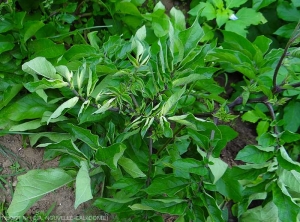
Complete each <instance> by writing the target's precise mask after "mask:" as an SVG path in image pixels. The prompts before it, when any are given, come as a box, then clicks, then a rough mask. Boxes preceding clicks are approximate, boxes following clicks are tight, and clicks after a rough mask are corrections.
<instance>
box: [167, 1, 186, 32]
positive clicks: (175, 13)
mask: <svg viewBox="0 0 300 222" xmlns="http://www.w3.org/2000/svg"><path fill="white" fill-rule="evenodd" d="M170 17H171V22H172V24H173V26H174V28H175V30H178V31H183V30H184V29H186V24H185V17H184V14H183V13H182V11H181V10H178V9H176V8H175V7H173V8H172V9H171V11H170Z"/></svg>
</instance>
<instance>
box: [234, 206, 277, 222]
mask: <svg viewBox="0 0 300 222" xmlns="http://www.w3.org/2000/svg"><path fill="white" fill-rule="evenodd" d="M240 219H241V222H253V221H261V222H268V221H269V222H278V208H277V207H276V205H275V204H274V203H273V202H269V203H267V204H266V205H265V206H264V207H262V206H258V207H254V208H252V209H248V210H247V211H246V212H245V213H243V214H242V216H241V218H240Z"/></svg>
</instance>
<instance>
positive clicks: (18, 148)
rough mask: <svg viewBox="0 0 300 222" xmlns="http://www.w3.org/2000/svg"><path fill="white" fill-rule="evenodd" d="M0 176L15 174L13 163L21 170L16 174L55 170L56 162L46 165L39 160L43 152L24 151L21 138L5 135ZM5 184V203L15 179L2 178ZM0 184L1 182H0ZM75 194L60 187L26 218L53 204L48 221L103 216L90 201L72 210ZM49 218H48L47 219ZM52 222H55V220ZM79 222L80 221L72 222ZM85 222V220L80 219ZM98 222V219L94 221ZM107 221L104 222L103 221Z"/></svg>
mask: <svg viewBox="0 0 300 222" xmlns="http://www.w3.org/2000/svg"><path fill="white" fill-rule="evenodd" d="M0 145H2V146H1V147H0V170H1V169H2V171H0V177H1V175H11V174H14V173H15V170H14V169H13V168H14V166H15V164H16V163H19V164H20V168H19V169H18V171H22V172H20V173H19V174H22V173H25V172H26V171H28V170H31V169H47V168H55V167H57V166H58V161H57V160H56V159H55V160H52V161H48V162H44V161H43V154H44V152H43V149H39V148H36V149H33V148H31V147H27V148H24V147H23V146H22V137H21V136H19V135H7V136H3V137H0ZM5 180H6V184H4V183H3V182H2V185H4V188H5V189H4V190H3V189H1V187H0V203H4V202H5V203H7V204H9V203H10V202H11V200H12V193H13V190H11V188H12V189H14V188H15V186H16V184H17V177H16V176H12V177H7V178H5ZM0 182H1V180H0ZM74 203H75V195H74V191H73V190H72V188H69V187H62V188H60V189H58V190H56V191H54V192H51V193H49V194H47V195H45V196H44V197H43V198H42V199H41V200H40V201H38V202H37V203H36V204H34V205H33V206H32V207H31V208H30V210H29V211H28V212H27V214H26V215H27V216H33V215H36V214H37V213H38V212H41V211H44V212H46V211H47V210H48V209H49V208H50V207H51V205H52V204H55V207H54V209H53V210H52V212H51V215H52V218H54V216H62V218H61V219H66V218H74V217H77V216H82V217H83V216H86V217H88V216H101V215H103V216H106V217H103V218H104V219H106V218H107V215H105V214H104V213H103V212H100V211H99V210H97V209H95V208H93V207H92V206H91V202H86V203H83V204H81V205H80V206H79V207H78V208H77V209H76V210H75V209H74ZM50 218H51V217H50ZM0 221H1V211H0ZM53 221H59V220H58V219H57V218H56V219H53ZM76 221H80V220H76ZM82 221H87V220H82ZM94 221H101V220H94ZM102 221H105V220H102ZM106 221H107V220H106Z"/></svg>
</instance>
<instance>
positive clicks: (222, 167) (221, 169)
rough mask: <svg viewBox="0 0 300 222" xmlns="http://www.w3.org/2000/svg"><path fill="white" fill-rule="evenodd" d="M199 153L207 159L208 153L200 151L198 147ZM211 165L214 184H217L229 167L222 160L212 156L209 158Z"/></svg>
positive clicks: (209, 165)
mask: <svg viewBox="0 0 300 222" xmlns="http://www.w3.org/2000/svg"><path fill="white" fill-rule="evenodd" d="M197 151H198V152H199V153H200V155H201V156H202V157H203V158H204V157H206V153H205V152H203V151H202V150H200V149H199V148H198V147H197ZM208 160H209V164H208V167H209V169H210V171H211V173H212V175H213V177H214V179H213V184H215V183H216V182H217V181H218V180H219V179H220V178H221V177H222V176H223V175H224V173H225V172H226V170H227V168H228V165H227V163H225V162H224V161H223V160H221V159H220V158H214V157H212V156H210V157H209V159H208Z"/></svg>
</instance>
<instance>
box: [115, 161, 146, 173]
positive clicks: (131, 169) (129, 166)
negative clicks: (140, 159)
mask: <svg viewBox="0 0 300 222" xmlns="http://www.w3.org/2000/svg"><path fill="white" fill-rule="evenodd" d="M118 164H119V165H120V166H121V167H123V169H124V170H125V171H126V172H127V173H128V174H130V176H132V177H133V178H138V177H146V174H144V173H143V172H142V171H141V170H140V169H139V167H138V166H137V165H136V163H135V162H133V161H132V160H131V159H128V158H126V157H121V158H120V159H119V161H118Z"/></svg>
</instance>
